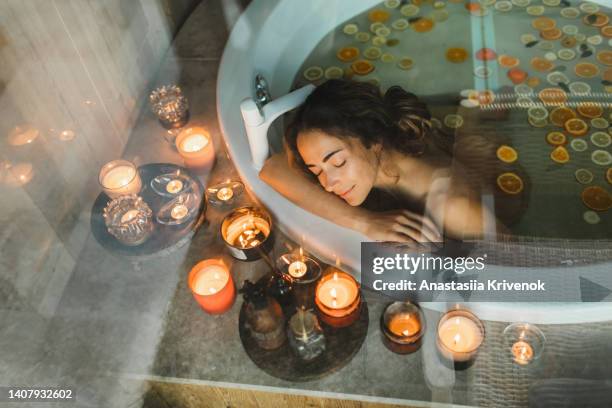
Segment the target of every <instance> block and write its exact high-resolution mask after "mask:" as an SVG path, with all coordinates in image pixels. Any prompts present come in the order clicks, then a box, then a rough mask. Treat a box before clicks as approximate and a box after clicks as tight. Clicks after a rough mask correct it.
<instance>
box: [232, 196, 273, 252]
mask: <svg viewBox="0 0 612 408" xmlns="http://www.w3.org/2000/svg"><path fill="white" fill-rule="evenodd" d="M271 225H272V221H271V220H270V217H269V216H268V215H267V214H266V213H265V212H264V211H263V210H261V209H258V208H255V207H241V208H237V209H235V210H234V211H232V212H231V213H230V214H228V215H227V216H226V217H225V218H224V220H223V222H222V223H221V236H222V237H223V240H224V241H225V244H226V246H227V248H228V249H229V251H230V253H231V254H232V256H233V257H234V258H236V259H240V260H247V261H250V260H255V259H259V258H260V257H261V251H265V250H267V249H268V248H267V245H268V244H269V243H270V242H271V241H270V240H269V239H268V237H269V236H270V233H271V230H272V229H271ZM264 246H265V248H264Z"/></svg>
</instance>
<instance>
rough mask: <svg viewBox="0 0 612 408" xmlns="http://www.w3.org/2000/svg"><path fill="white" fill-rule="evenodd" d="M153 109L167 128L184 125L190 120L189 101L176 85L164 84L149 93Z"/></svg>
mask: <svg viewBox="0 0 612 408" xmlns="http://www.w3.org/2000/svg"><path fill="white" fill-rule="evenodd" d="M149 103H150V105H151V110H152V111H153V113H155V115H157V118H158V119H159V121H160V123H161V124H162V126H163V127H164V128H166V129H175V128H180V127H183V126H185V125H186V124H187V122H188V121H189V102H188V101H187V98H186V97H185V96H184V95H183V91H181V88H179V87H178V86H176V85H164V86H160V87H159V88H156V89H155V90H153V92H151V95H149Z"/></svg>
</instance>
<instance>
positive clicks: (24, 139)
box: [8, 125, 40, 146]
mask: <svg viewBox="0 0 612 408" xmlns="http://www.w3.org/2000/svg"><path fill="white" fill-rule="evenodd" d="M39 134H40V132H39V131H38V129H36V128H34V127H32V126H30V125H23V126H15V127H14V128H13V129H12V130H11V131H10V132H9V135H8V142H9V144H10V145H11V146H22V145H25V144H30V143H32V142H33V141H34V140H36V138H38V135H39Z"/></svg>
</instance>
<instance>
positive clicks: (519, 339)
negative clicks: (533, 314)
mask: <svg viewBox="0 0 612 408" xmlns="http://www.w3.org/2000/svg"><path fill="white" fill-rule="evenodd" d="M503 336H504V344H505V345H506V348H507V350H508V351H509V353H510V356H511V358H512V360H513V361H514V362H515V363H516V364H518V365H520V366H526V365H529V364H531V363H533V362H534V361H535V360H537V359H538V358H539V357H540V355H541V354H542V351H543V349H544V344H545V343H546V337H545V336H544V333H542V331H541V330H540V329H539V328H538V327H537V326H535V325H533V324H530V323H512V324H511V325H509V326H508V327H506V328H505V329H504V334H503Z"/></svg>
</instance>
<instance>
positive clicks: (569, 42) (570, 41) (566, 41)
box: [561, 35, 578, 48]
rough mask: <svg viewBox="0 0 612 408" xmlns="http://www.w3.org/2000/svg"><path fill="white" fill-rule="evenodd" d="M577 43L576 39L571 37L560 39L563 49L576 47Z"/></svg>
mask: <svg viewBox="0 0 612 408" xmlns="http://www.w3.org/2000/svg"><path fill="white" fill-rule="evenodd" d="M577 42H578V40H576V37H574V36H573V35H566V36H565V37H563V38H562V39H561V45H562V46H564V47H565V48H572V47H573V46H575V45H576V43H577Z"/></svg>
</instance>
